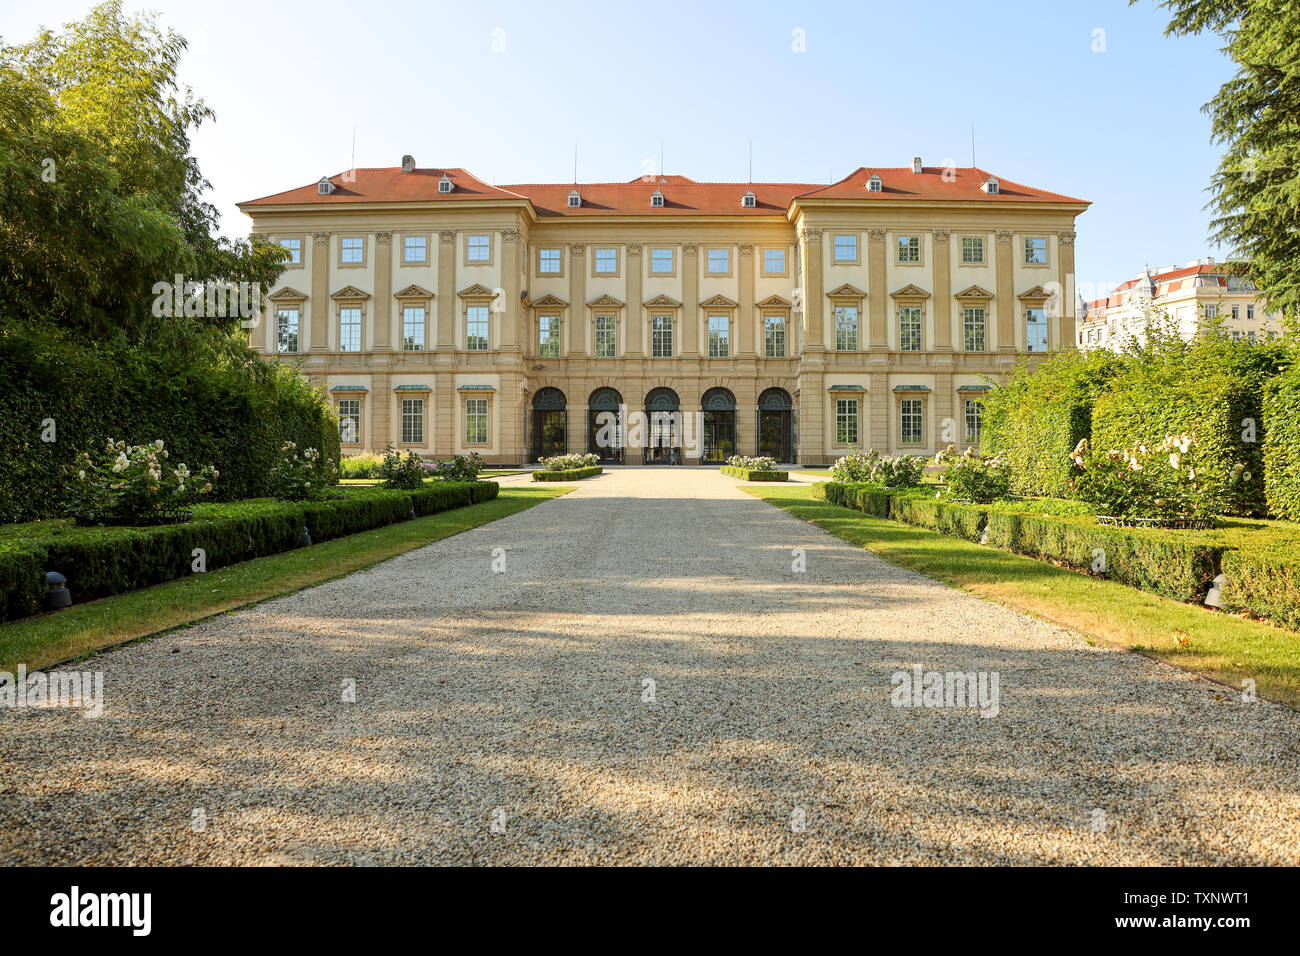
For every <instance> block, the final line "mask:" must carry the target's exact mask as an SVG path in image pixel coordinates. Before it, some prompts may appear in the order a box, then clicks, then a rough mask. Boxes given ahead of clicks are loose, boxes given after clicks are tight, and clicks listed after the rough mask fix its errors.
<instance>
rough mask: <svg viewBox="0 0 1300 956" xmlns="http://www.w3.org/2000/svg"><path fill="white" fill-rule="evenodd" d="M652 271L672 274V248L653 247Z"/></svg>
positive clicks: (651, 254)
mask: <svg viewBox="0 0 1300 956" xmlns="http://www.w3.org/2000/svg"><path fill="white" fill-rule="evenodd" d="M650 271H651V272H652V273H654V274H655V275H672V272H673V251H672V250H671V249H651V250H650Z"/></svg>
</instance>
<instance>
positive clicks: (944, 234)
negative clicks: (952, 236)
mask: <svg viewBox="0 0 1300 956" xmlns="http://www.w3.org/2000/svg"><path fill="white" fill-rule="evenodd" d="M930 234H931V235H932V236H934V241H935V242H947V241H948V236H949V232H948V230H947V229H934V230H931V233H930Z"/></svg>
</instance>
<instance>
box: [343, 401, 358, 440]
mask: <svg viewBox="0 0 1300 956" xmlns="http://www.w3.org/2000/svg"><path fill="white" fill-rule="evenodd" d="M339 441H340V442H341V443H342V444H344V445H356V444H360V442H361V399H359V398H344V399H340V401H339Z"/></svg>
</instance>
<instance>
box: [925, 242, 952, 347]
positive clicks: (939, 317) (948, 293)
mask: <svg viewBox="0 0 1300 956" xmlns="http://www.w3.org/2000/svg"><path fill="white" fill-rule="evenodd" d="M931 236H932V238H933V242H932V243H931V252H932V254H933V256H934V263H933V271H934V297H933V298H932V299H931V300H930V301H931V303H932V308H933V309H934V339H933V344H932V348H931V350H932V351H935V352H951V351H952V254H951V250H950V249H949V248H948V230H947V229H936V230H934V232H933V233H931Z"/></svg>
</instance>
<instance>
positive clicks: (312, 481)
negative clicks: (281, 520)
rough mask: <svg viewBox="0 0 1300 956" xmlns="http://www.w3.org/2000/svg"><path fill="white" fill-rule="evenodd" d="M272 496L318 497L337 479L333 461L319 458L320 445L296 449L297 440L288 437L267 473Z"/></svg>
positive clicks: (282, 497) (292, 497)
mask: <svg viewBox="0 0 1300 956" xmlns="http://www.w3.org/2000/svg"><path fill="white" fill-rule="evenodd" d="M267 479H268V481H269V483H270V486H271V496H272V497H274V498H278V499H279V500H281V501H305V500H307V499H309V498H321V497H323V496H324V495H325V494H326V493H327V492H328V490H329V488H330V486H331V485H333V484H336V483H337V482H338V471H337V469H336V468H335V467H334V462H333V461H330V460H329V459H324V460H323V461H322V458H321V453H320V449H319V448H304V449H303V450H302V452H301V453H299V451H298V443H297V442H292V441H287V442H285V443H284V444H283V445H281V446H280V454H279V456H278V457H277V458H276V460H275V464H273V465H272V466H271V469H270V471H269V472H268V473H267Z"/></svg>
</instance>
